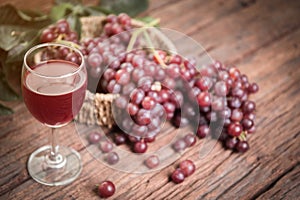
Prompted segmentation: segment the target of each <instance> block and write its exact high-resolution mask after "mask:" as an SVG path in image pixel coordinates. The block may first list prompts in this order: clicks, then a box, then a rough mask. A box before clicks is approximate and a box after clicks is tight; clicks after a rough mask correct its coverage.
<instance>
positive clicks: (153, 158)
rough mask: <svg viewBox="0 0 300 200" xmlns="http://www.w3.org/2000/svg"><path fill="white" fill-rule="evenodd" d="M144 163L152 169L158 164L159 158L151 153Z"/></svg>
mask: <svg viewBox="0 0 300 200" xmlns="http://www.w3.org/2000/svg"><path fill="white" fill-rule="evenodd" d="M145 165H146V166H147V167H148V168H149V169H153V168H155V167H157V166H158V165H159V158H158V156H156V155H152V156H149V157H148V158H147V159H146V160H145Z"/></svg>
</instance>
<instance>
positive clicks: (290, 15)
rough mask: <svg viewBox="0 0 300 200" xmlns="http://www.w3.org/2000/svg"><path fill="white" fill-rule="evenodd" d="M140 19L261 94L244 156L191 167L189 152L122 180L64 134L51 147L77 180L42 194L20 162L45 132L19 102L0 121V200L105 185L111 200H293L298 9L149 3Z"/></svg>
mask: <svg viewBox="0 0 300 200" xmlns="http://www.w3.org/2000/svg"><path fill="white" fill-rule="evenodd" d="M7 2H10V3H13V4H14V5H16V6H17V7H19V8H27V9H28V8H30V9H32V8H37V9H42V10H44V11H48V10H49V9H50V7H51V5H52V3H51V1H38V0H31V1H24V0H2V1H1V4H4V3H7ZM85 2H87V3H93V2H91V1H85ZM143 15H151V16H153V17H157V18H160V19H161V26H162V27H166V28H172V29H175V30H177V31H180V32H182V33H185V34H187V35H189V36H191V37H192V38H194V39H195V40H196V41H198V42H199V43H201V44H202V45H203V46H204V47H205V48H206V49H207V50H208V52H209V54H210V55H211V56H212V57H213V58H215V59H218V60H221V61H223V62H225V63H228V64H234V65H237V66H238V68H239V69H240V70H241V71H242V72H243V73H246V74H247V75H248V76H249V78H250V80H251V81H255V82H257V83H258V84H259V85H260V92H259V93H258V94H257V95H255V96H254V97H253V100H255V101H256V102H257V110H258V111H257V120H256V124H257V132H256V133H255V134H254V135H252V136H251V137H250V146H251V149H250V150H249V151H248V152H247V153H245V154H237V153H232V152H231V151H229V150H224V148H222V146H221V144H218V145H217V146H216V147H215V148H214V149H213V151H212V152H211V153H210V154H209V155H207V156H206V157H205V158H204V159H198V151H197V147H195V148H192V149H189V150H188V151H186V152H185V153H184V155H183V156H182V157H181V158H180V159H179V160H178V161H176V162H175V163H172V164H171V165H170V166H168V167H165V168H164V169H162V170H161V171H157V172H153V173H147V174H130V173H124V172H120V171H117V170H113V169H111V168H108V167H106V166H105V165H103V164H101V163H100V162H98V161H96V160H95V159H94V158H93V157H92V156H91V155H90V154H89V153H88V152H87V150H86V149H85V147H84V146H83V144H82V142H81V140H80V138H79V137H78V135H77V134H76V133H75V129H74V125H73V124H70V125H68V126H67V127H65V128H64V129H62V130H61V134H60V136H59V140H60V141H61V143H63V144H64V145H68V146H72V147H73V148H75V149H76V150H78V151H79V152H80V154H81V156H82V158H83V163H84V168H83V171H82V174H81V175H80V177H79V178H78V179H77V180H76V181H75V182H73V183H72V184H70V185H67V186H61V187H48V186H43V185H40V184H38V183H36V182H35V181H33V180H32V179H31V178H30V177H29V176H28V173H27V170H26V162H27V159H28V156H29V155H30V153H31V152H33V151H34V150H35V149H36V148H38V147H40V146H42V145H44V144H46V143H47V139H48V137H47V134H48V131H49V130H48V128H46V127H45V126H43V125H41V124H40V123H39V122H38V121H37V120H35V119H34V118H33V117H32V116H31V114H30V113H29V112H28V110H27V109H26V107H25V105H24V103H23V102H14V103H10V104H9V106H11V107H13V109H14V111H15V113H14V114H13V115H11V116H7V117H1V118H0V163H1V165H0V169H1V171H0V186H1V187H0V199H1V200H2V199H3V200H4V199H20V200H21V199H22V200H23V199H99V197H97V195H96V194H95V192H94V191H93V189H94V188H95V186H94V185H95V184H97V183H99V182H100V181H103V180H105V179H110V180H113V182H114V183H115V184H116V186H117V191H116V193H115V195H114V196H113V197H111V199H121V200H127V199H156V200H157V199H288V200H290V199H297V198H298V199H299V198H300V165H299V163H300V147H299V146H300V137H299V133H300V126H299V123H300V120H299V119H300V118H299V117H300V83H299V82H300V1H299V0H256V1H255V0H243V1H242V0H240V1H239V0H211V1H206V0H164V1H162V0H151V1H150V7H149V9H148V10H147V11H146V12H145V13H144V14H143ZM205 142H209V139H207V140H206V141H205ZM197 145H198V146H199V145H201V142H198V143H197ZM187 158H190V159H192V160H194V161H195V164H196V167H197V170H196V172H195V174H193V175H192V176H191V177H189V178H188V179H186V180H185V181H184V182H183V183H182V184H179V185H175V184H174V183H172V182H170V181H169V179H168V177H169V174H170V173H171V172H172V171H173V170H174V168H175V166H176V164H178V163H179V162H180V161H181V160H184V159H187Z"/></svg>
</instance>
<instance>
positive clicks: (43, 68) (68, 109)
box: [22, 60, 87, 126]
mask: <svg viewBox="0 0 300 200" xmlns="http://www.w3.org/2000/svg"><path fill="white" fill-rule="evenodd" d="M78 67H79V66H78V65H77V64H75V63H72V62H68V61H64V60H51V61H47V62H44V63H40V64H38V65H36V66H34V67H32V69H33V71H34V72H36V73H39V74H43V75H45V76H49V77H51V76H59V75H63V74H68V73H73V72H75V71H76V70H77V69H78ZM85 76H86V75H85V74H84V73H83V72H81V73H77V74H74V75H73V76H69V77H66V78H62V79H60V80H55V79H53V80H51V79H50V80H48V81H45V79H44V78H43V77H39V76H35V75H33V74H32V73H27V74H26V75H25V77H24V79H25V80H24V81H23V85H22V89H23V97H24V101H25V103H26V106H27V108H28V110H29V111H30V112H31V114H32V115H33V116H34V117H35V118H36V119H38V120H39V121H40V122H42V123H44V124H47V125H49V126H59V125H64V124H66V123H68V122H70V121H71V120H72V119H73V117H74V116H75V115H76V114H77V113H78V112H79V110H80V108H81V106H82V103H83V100H84V94H85V90H86V86H87V83H86V77H85Z"/></svg>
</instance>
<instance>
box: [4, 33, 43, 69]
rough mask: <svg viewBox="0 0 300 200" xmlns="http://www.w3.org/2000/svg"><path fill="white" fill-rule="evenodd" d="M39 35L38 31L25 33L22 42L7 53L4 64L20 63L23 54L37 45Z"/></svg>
mask: <svg viewBox="0 0 300 200" xmlns="http://www.w3.org/2000/svg"><path fill="white" fill-rule="evenodd" d="M39 33H40V31H38V30H31V31H27V32H26V34H25V36H24V40H23V41H22V42H21V43H18V44H17V45H16V46H14V47H13V48H12V49H10V50H9V51H8V55H7V59H6V63H13V62H17V61H22V60H23V57H24V55H25V52H26V51H27V50H28V49H29V48H31V47H32V46H34V45H36V44H38V43H39Z"/></svg>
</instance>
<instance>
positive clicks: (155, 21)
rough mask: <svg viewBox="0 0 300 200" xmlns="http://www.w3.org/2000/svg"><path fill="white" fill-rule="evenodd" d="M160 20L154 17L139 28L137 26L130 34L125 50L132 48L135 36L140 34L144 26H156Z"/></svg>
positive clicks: (128, 50)
mask: <svg viewBox="0 0 300 200" xmlns="http://www.w3.org/2000/svg"><path fill="white" fill-rule="evenodd" d="M159 22H160V19H155V20H153V21H151V22H149V23H147V24H144V25H143V27H141V28H138V29H137V30H135V31H134V32H133V33H132V36H131V39H130V41H129V44H128V46H127V50H126V51H127V52H130V51H131V50H132V49H133V45H134V43H135V42H136V39H137V37H138V36H139V34H141V32H143V31H144V28H147V27H153V26H156V25H158V24H159Z"/></svg>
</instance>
